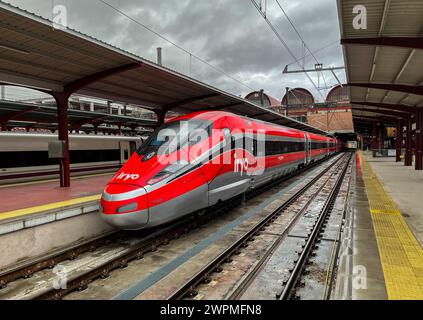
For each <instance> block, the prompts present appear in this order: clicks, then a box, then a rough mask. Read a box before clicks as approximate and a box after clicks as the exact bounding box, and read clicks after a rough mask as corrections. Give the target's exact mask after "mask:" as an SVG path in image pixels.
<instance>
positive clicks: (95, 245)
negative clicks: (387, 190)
mask: <svg viewBox="0 0 423 320" xmlns="http://www.w3.org/2000/svg"><path fill="white" fill-rule="evenodd" d="M339 159H341V158H339ZM339 159H337V160H336V161H335V162H334V163H336V162H338V161H339ZM326 160H328V159H327V158H325V159H321V160H318V161H315V162H314V163H312V164H310V165H308V166H305V167H302V168H300V169H298V170H296V171H294V172H293V173H290V174H288V175H285V176H283V177H281V178H279V179H277V180H274V181H272V182H269V183H268V184H266V185H264V186H261V187H259V188H256V189H253V190H251V191H249V192H248V193H247V194H246V195H243V196H238V197H236V198H233V199H231V200H229V201H227V202H224V203H221V204H219V205H216V206H213V207H211V208H208V209H207V214H203V215H201V216H200V217H199V219H196V220H195V221H193V218H194V217H196V216H197V213H194V214H191V215H189V216H187V217H185V218H183V219H181V220H178V221H177V222H176V223H174V224H173V225H172V226H170V227H165V228H163V229H160V230H157V231H156V232H154V233H152V234H150V235H148V236H147V237H145V238H143V239H141V240H140V242H139V243H137V244H136V245H134V246H133V247H132V248H130V249H129V251H128V252H126V253H125V254H123V255H122V256H120V257H117V258H115V259H113V260H110V261H107V262H105V263H104V264H103V265H101V266H100V267H98V268H95V269H92V270H88V271H87V272H86V273H84V274H82V275H80V276H78V277H77V278H75V279H72V280H70V281H69V282H68V283H67V288H66V289H59V290H57V289H54V288H52V289H51V290H49V291H46V292H44V293H42V294H41V295H39V296H37V297H36V299H61V298H62V297H64V296H65V295H67V294H68V293H70V292H72V291H75V290H83V289H85V288H86V287H87V285H88V284H89V283H90V282H91V281H93V280H95V279H97V278H106V277H107V276H108V274H109V273H110V271H112V270H114V269H116V268H119V267H120V268H124V267H126V266H127V264H128V262H129V261H131V260H134V259H141V258H142V257H143V255H144V254H145V253H148V252H152V251H155V250H156V249H157V247H158V246H161V245H165V244H167V243H169V241H170V240H171V239H176V238H178V237H179V236H180V235H182V234H185V233H188V232H189V230H191V229H194V228H195V227H197V226H198V225H201V224H204V223H206V222H207V221H209V220H211V219H212V218H213V217H216V216H217V215H219V214H221V213H223V212H226V211H228V210H231V209H232V208H234V207H236V206H237V205H238V203H239V202H241V201H242V200H243V199H244V198H248V199H251V198H254V197H255V196H257V195H260V194H262V193H264V192H265V191H268V190H270V189H272V188H273V187H275V186H277V185H279V184H280V183H282V182H284V181H287V180H289V179H292V178H294V177H295V176H297V175H299V174H301V173H303V172H305V171H307V170H309V169H311V168H313V167H315V166H317V165H318V164H320V163H322V162H324V161H326ZM332 165H333V164H332ZM332 165H331V166H332ZM122 235H123V237H122V238H119V237H121V236H122ZM125 235H126V236H128V234H126V233H124V232H116V233H113V234H108V235H106V236H104V237H101V238H98V239H95V240H93V241H90V242H87V243H84V244H82V245H79V246H73V247H71V248H67V249H64V250H61V251H60V253H59V254H57V255H50V256H47V257H43V258H40V259H38V260H37V261H35V262H31V263H29V264H27V265H24V266H23V267H19V268H16V269H14V270H11V271H10V272H8V271H6V273H3V274H0V289H2V288H4V287H6V286H7V284H8V283H11V282H13V281H16V280H18V279H19V278H30V277H31V276H32V275H33V274H34V273H36V272H39V271H42V270H44V269H47V268H50V269H51V268H53V267H54V266H56V265H57V264H58V263H60V262H63V261H65V260H74V259H76V258H77V257H78V256H79V255H81V254H83V253H86V252H94V251H95V250H98V249H100V248H103V247H104V246H107V245H108V244H110V243H111V242H113V241H115V240H117V239H120V240H122V239H123V240H124V236H125ZM0 294H1V290H0Z"/></svg>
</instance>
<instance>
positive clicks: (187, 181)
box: [100, 111, 339, 230]
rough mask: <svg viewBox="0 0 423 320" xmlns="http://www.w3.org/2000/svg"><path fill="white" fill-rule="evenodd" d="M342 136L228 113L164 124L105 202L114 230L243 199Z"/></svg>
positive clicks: (326, 152) (329, 149) (333, 148)
mask: <svg viewBox="0 0 423 320" xmlns="http://www.w3.org/2000/svg"><path fill="white" fill-rule="evenodd" d="M338 148H339V143H338V141H337V140H336V139H334V138H331V137H326V136H322V135H316V134H312V133H308V132H303V131H299V130H295V129H291V128H287V127H282V126H278V125H274V124H271V123H267V122H262V121H259V120H255V119H249V118H246V117H242V116H239V115H235V114H232V113H228V112H222V111H203V112H196V113H192V114H188V115H184V116H181V117H178V118H175V119H172V120H171V121H169V122H167V123H165V124H164V125H163V126H162V127H160V128H159V129H158V130H156V132H155V133H154V134H152V135H151V136H150V137H149V138H148V139H147V140H146V141H145V143H143V145H142V146H141V147H140V148H139V149H138V150H137V152H134V154H133V155H132V156H131V157H130V159H129V160H128V161H127V163H126V164H125V165H124V166H123V167H122V168H121V169H120V170H119V172H118V173H117V174H116V175H115V176H114V177H113V178H112V180H111V181H110V182H109V184H108V185H107V187H106V189H105V190H104V192H103V195H102V198H101V206H100V207H101V210H100V211H101V216H102V217H103V218H104V220H105V221H106V222H107V223H109V224H110V225H112V226H115V227H117V228H120V229H126V230H137V229H142V228H148V227H153V226H157V225H160V224H163V223H167V222H169V221H172V220H175V219H177V218H180V217H182V216H184V215H186V214H189V213H193V212H195V211H197V210H202V209H205V208H207V207H210V206H212V205H215V204H217V203H218V202H220V201H225V200H228V199H230V198H233V197H235V196H238V195H241V194H243V193H245V192H246V191H248V190H249V189H252V188H256V187H258V186H260V185H263V184H266V183H268V182H269V181H271V180H274V179H277V178H279V177H281V176H283V175H286V174H288V173H290V172H292V171H295V170H297V169H298V168H301V167H304V166H307V165H309V164H310V163H312V162H314V161H316V160H319V159H322V158H324V157H328V156H330V155H332V154H334V153H335V152H337V151H338Z"/></svg>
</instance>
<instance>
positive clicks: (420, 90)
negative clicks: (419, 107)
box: [348, 82, 423, 95]
mask: <svg viewBox="0 0 423 320" xmlns="http://www.w3.org/2000/svg"><path fill="white" fill-rule="evenodd" d="M348 85H349V86H351V87H362V88H370V89H381V90H390V91H399V92H405V93H411V94H416V95H423V86H421V85H418V86H411V85H405V84H390V83H366V82H349V83H348Z"/></svg>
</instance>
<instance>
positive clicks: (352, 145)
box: [347, 140, 357, 150]
mask: <svg viewBox="0 0 423 320" xmlns="http://www.w3.org/2000/svg"><path fill="white" fill-rule="evenodd" d="M347 150H357V141H355V140H354V141H347Z"/></svg>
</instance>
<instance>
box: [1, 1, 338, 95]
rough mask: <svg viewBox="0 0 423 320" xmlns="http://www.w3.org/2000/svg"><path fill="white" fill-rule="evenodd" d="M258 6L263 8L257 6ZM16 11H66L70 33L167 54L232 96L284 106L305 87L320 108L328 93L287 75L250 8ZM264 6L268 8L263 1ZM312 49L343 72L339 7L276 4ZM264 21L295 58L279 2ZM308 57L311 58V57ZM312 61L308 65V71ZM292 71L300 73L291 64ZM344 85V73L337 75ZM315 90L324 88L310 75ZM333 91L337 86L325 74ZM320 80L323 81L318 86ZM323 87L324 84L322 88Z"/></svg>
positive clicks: (297, 48)
mask: <svg viewBox="0 0 423 320" xmlns="http://www.w3.org/2000/svg"><path fill="white" fill-rule="evenodd" d="M255 1H256V2H260V0H255ZM5 2H9V3H11V4H13V5H16V6H18V7H20V8H23V9H26V10H28V11H31V12H34V13H37V14H38V15H41V16H43V17H46V18H49V19H51V17H52V6H54V5H64V6H65V8H66V10H67V20H68V21H67V23H68V26H69V27H71V28H73V29H76V30H78V31H81V32H83V33H85V34H88V35H91V36H93V37H95V38H98V39H101V40H103V41H105V42H108V43H110V44H112V45H115V46H117V47H120V48H122V49H125V50H127V51H130V52H132V53H134V54H137V55H139V56H142V57H144V58H147V59H150V60H155V59H156V47H162V48H163V64H164V65H166V66H168V67H170V68H172V69H175V70H177V71H180V72H182V73H184V74H187V75H190V74H191V76H193V77H194V78H197V79H199V80H202V81H204V82H206V83H209V84H212V85H215V86H217V87H219V88H221V89H224V90H227V91H230V92H232V93H234V94H238V95H243V96H244V95H245V94H246V93H248V92H250V91H251V89H250V88H253V89H260V88H263V89H264V90H265V92H266V93H269V94H270V95H272V96H273V97H275V98H277V99H280V98H281V97H282V95H283V93H284V90H285V89H284V88H285V87H286V86H288V87H305V88H307V89H309V90H311V91H312V92H313V94H314V95H315V98H316V99H318V100H322V96H321V95H320V93H319V91H320V92H321V94H322V95H325V92H327V91H325V90H319V91H317V90H315V89H314V87H313V84H312V83H311V82H310V81H309V80H308V79H307V77H306V76H305V75H303V74H290V75H286V74H282V70H283V68H284V67H285V65H287V64H290V63H293V62H294V61H295V60H294V59H293V58H292V57H291V56H290V54H289V53H288V52H287V50H286V49H285V48H284V47H283V46H282V44H281V43H280V42H279V40H278V39H277V37H276V36H275V34H274V33H273V32H272V31H271V30H270V29H269V27H268V25H267V24H266V22H265V20H264V19H263V17H262V16H261V15H260V13H259V12H258V11H257V10H256V8H255V7H254V6H253V4H252V3H251V0H213V1H210V0H154V1H153V0H5ZM104 2H106V3H108V4H110V5H111V6H113V7H116V8H117V9H118V10H120V11H122V12H123V13H125V14H127V15H128V16H130V17H131V18H133V19H134V20H136V21H138V22H140V23H141V24H143V25H145V26H147V27H149V28H151V29H152V30H154V31H156V32H157V33H159V34H161V35H163V36H164V37H166V38H167V39H169V40H171V41H173V42H174V43H176V44H178V45H179V46H180V47H182V48H184V49H186V50H187V51H189V52H191V53H192V54H193V55H194V56H197V57H200V58H201V59H204V60H205V61H207V62H209V63H210V64H212V65H213V66H215V67H217V68H219V69H220V70H224V72H225V73H226V74H228V75H230V76H231V77H233V78H235V79H238V80H239V81H240V82H242V83H243V84H245V85H243V84H240V83H238V82H236V81H234V80H232V79H231V78H229V77H228V76H226V75H224V74H222V73H220V72H218V71H215V70H213V69H212V68H211V67H209V66H207V65H205V64H204V63H202V62H200V61H198V59H196V58H195V57H194V56H192V57H190V55H189V54H187V53H185V52H183V51H181V50H180V49H178V48H176V47H174V46H173V45H171V44H170V43H168V42H166V41H165V40H163V39H161V38H160V37H158V36H157V35H154V34H153V33H152V32H150V31H148V30H147V29H145V28H144V27H142V26H141V25H140V24H138V23H136V22H134V21H131V20H130V19H128V18H127V17H125V16H124V15H122V14H121V13H119V12H117V11H116V10H114V9H113V8H111V7H110V6H108V5H107V4H105V3H104ZM261 2H262V4H263V6H264V3H265V0H261ZM279 2H280V4H281V5H282V7H283V8H284V9H285V11H286V12H287V14H288V15H289V17H290V18H291V20H292V21H293V23H294V24H295V26H296V27H297V29H298V31H299V32H300V33H301V35H302V36H303V38H304V40H305V42H306V44H307V46H308V47H309V48H310V49H311V50H312V51H315V50H319V49H320V48H322V47H326V46H327V45H329V46H327V47H326V48H324V49H321V50H320V51H318V52H317V53H316V54H315V56H316V58H317V59H318V61H319V62H320V63H323V65H324V66H329V65H333V66H340V65H343V58H342V49H341V46H340V45H339V37H340V36H339V25H338V18H337V9H336V1H335V0H279ZM266 14H267V17H268V19H269V20H270V21H271V22H272V23H273V25H274V26H275V28H276V29H277V30H278V32H279V33H280V35H281V36H282V37H283V39H284V40H285V41H286V43H287V44H288V46H289V47H290V49H291V50H292V52H293V53H294V55H295V56H296V57H297V58H300V57H301V56H302V55H303V50H302V44H301V41H300V39H299V38H298V36H297V35H296V33H295V32H294V30H293V29H292V27H291V26H290V24H289V23H288V21H287V20H286V18H285V17H284V15H283V13H282V11H281V10H280V8H279V7H278V6H277V4H276V2H275V0H267V4H266ZM306 53H307V52H306ZM315 63H316V62H315V60H314V59H313V58H311V57H307V58H306V59H305V65H306V67H313V66H314V64H315ZM290 68H291V69H298V68H299V67H298V65H296V64H295V63H293V64H292V65H291V66H290ZM337 75H338V77H339V78H340V80H341V81H345V74H344V72H343V71H337ZM310 76H311V77H312V78H313V79H314V82H315V84H316V85H318V84H320V87H324V86H325V84H324V82H323V80H322V78H321V77H320V79H318V77H317V74H316V73H314V74H310ZM324 77H325V80H326V83H327V85H328V86H330V85H334V84H336V80H335V79H334V77H333V76H332V75H331V74H330V73H325V74H324ZM319 80H320V81H319ZM318 82H320V83H318Z"/></svg>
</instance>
